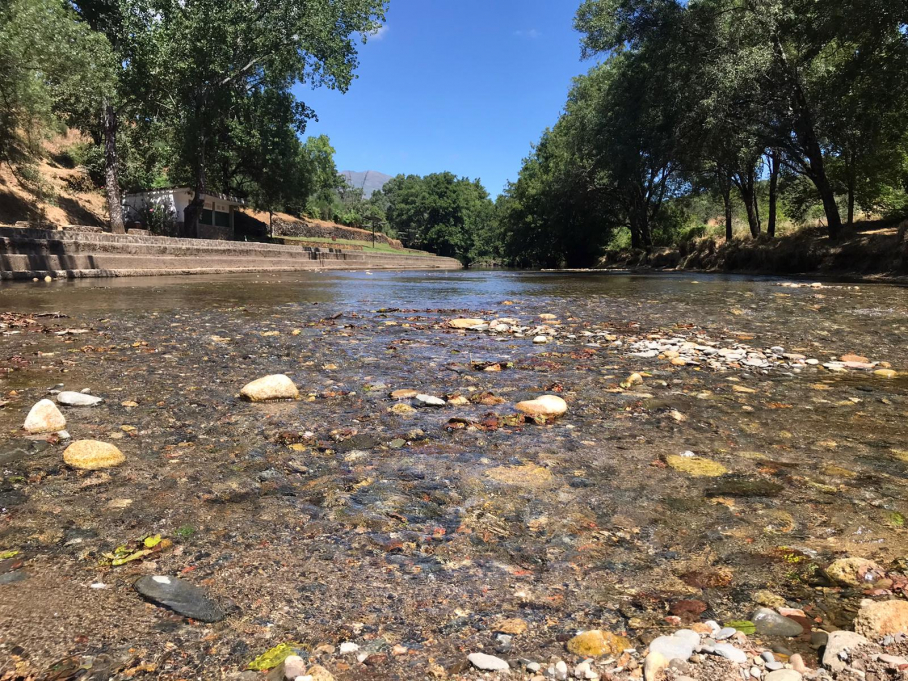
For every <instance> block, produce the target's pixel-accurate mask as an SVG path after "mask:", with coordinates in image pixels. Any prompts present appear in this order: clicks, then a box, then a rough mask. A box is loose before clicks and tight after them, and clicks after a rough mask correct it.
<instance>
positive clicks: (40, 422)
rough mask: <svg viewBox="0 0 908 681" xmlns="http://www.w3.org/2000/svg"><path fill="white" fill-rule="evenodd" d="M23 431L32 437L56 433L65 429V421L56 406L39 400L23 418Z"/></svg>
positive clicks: (47, 401)
mask: <svg viewBox="0 0 908 681" xmlns="http://www.w3.org/2000/svg"><path fill="white" fill-rule="evenodd" d="M24 428H25V430H27V431H28V432H29V433H32V434H33V435H37V434H39V433H56V432H57V431H58V430H63V429H64V428H66V419H65V418H64V416H63V414H61V413H60V410H59V409H57V405H56V404H54V403H53V402H51V401H50V400H41V401H40V402H38V403H37V404H36V405H35V406H34V407H32V408H31V411H30V412H28V416H26V417H25V424H24Z"/></svg>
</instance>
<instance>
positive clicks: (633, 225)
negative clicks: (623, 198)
mask: <svg viewBox="0 0 908 681" xmlns="http://www.w3.org/2000/svg"><path fill="white" fill-rule="evenodd" d="M629 222H630V225H629V227H630V230H631V248H633V249H634V250H637V249H642V248H643V240H642V239H641V238H640V226H639V225H638V224H637V215H636V213H634V211H631V214H630V219H629Z"/></svg>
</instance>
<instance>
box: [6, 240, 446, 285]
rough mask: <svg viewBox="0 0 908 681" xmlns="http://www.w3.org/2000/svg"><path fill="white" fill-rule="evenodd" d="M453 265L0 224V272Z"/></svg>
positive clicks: (431, 259) (429, 258)
mask: <svg viewBox="0 0 908 681" xmlns="http://www.w3.org/2000/svg"><path fill="white" fill-rule="evenodd" d="M460 267H461V265H460V263H459V262H458V261H456V260H454V259H451V258H439V257H437V256H434V255H412V254H407V253H400V254H398V253H375V252H363V251H349V250H344V249H340V248H309V247H304V246H290V245H282V244H267V243H244V242H237V241H218V240H198V239H177V238H171V237H157V236H143V235H138V234H109V233H94V232H71V231H65V230H64V231H59V230H56V231H51V230H43V229H22V228H17V227H0V278H2V279H26V278H32V277H43V276H46V275H48V274H49V275H51V276H54V277H71V278H77V277H99V276H139V275H156V274H204V273H221V272H260V271H282V272H284V271H295V270H313V269H328V268H331V269H414V270H421V269H446V270H451V269H460Z"/></svg>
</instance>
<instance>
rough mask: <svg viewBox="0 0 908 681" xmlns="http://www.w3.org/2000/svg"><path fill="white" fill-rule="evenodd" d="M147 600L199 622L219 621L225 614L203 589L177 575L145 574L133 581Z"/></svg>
mask: <svg viewBox="0 0 908 681" xmlns="http://www.w3.org/2000/svg"><path fill="white" fill-rule="evenodd" d="M135 588H136V591H138V592H139V593H140V594H142V595H143V596H144V597H145V598H147V599H148V600H150V601H152V602H154V603H157V604H158V605H163V606H164V607H166V608H170V609H171V610H173V611H174V612H177V613H179V614H180V615H183V616H184V617H189V618H191V619H194V620H199V621H200V622H219V621H221V620H222V619H224V617H225V614H224V611H223V610H222V609H221V607H220V606H219V605H218V604H217V603H215V602H214V601H213V600H211V598H209V597H208V594H207V593H206V592H205V590H204V589H200V588H199V587H197V586H195V585H194V584H190V583H189V582H186V581H184V580H182V579H179V578H177V577H167V576H163V575H154V576H152V575H146V576H145V577H142V578H141V579H140V580H138V581H137V582H136V583H135Z"/></svg>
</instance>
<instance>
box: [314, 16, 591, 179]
mask: <svg viewBox="0 0 908 681" xmlns="http://www.w3.org/2000/svg"><path fill="white" fill-rule="evenodd" d="M579 4H580V2H579V0H391V3H390V9H389V12H388V16H387V24H386V26H385V28H384V30H383V31H382V32H381V34H380V35H379V36H378V37H377V38H373V39H371V40H370V41H369V43H368V44H367V45H365V46H362V47H361V49H360V67H359V69H358V71H357V74H358V76H359V78H358V79H357V80H355V81H354V82H353V85H352V87H351V88H350V90H349V91H348V92H347V94H340V93H339V92H336V91H332V90H328V89H325V88H321V89H317V90H311V89H309V88H308V87H306V86H300V87H298V88H297V90H296V94H297V96H298V97H299V98H300V99H301V100H303V101H305V102H306V103H307V104H308V105H309V106H311V107H313V108H314V109H315V111H316V113H317V114H318V117H319V122H317V123H316V122H312V123H310V125H309V127H308V128H307V130H306V134H307V135H320V134H326V135H328V136H329V137H330V138H331V142H332V144H333V146H334V148H335V149H336V151H337V154H336V156H335V158H336V161H337V167H338V170H377V171H380V172H383V173H387V174H388V175H397V174H398V173H407V174H409V173H413V174H417V175H425V174H428V173H432V172H440V171H444V170H449V171H451V172H453V173H455V174H457V175H465V176H468V177H470V178H477V177H478V178H481V179H482V181H483V183H484V184H485V186H486V188H487V189H488V190H489V193H490V194H491V195H492V196H493V197H494V196H496V195H497V194H499V193H500V192H501V191H502V189H503V188H504V185H505V182H506V181H507V180H515V179H517V172H518V170H519V169H520V163H521V159H523V158H524V157H525V156H526V155H527V153H528V152H529V150H530V144H531V143H532V142H535V141H536V140H537V139H538V138H539V135H540V133H541V132H542V131H543V130H544V129H545V128H546V127H547V126H551V125H553V124H554V123H555V121H556V120H557V117H558V114H559V112H560V111H561V108H562V107H563V106H564V103H565V99H566V97H567V93H568V90H569V88H570V84H571V78H573V77H574V76H576V75H579V74H581V73H583V72H585V71H586V70H587V69H588V68H589V67H590V66H591V64H590V63H588V62H581V61H580V36H579V34H577V33H576V32H574V30H573V28H572V21H573V16H574V12H575V11H576V9H577V7H578V6H579Z"/></svg>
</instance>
